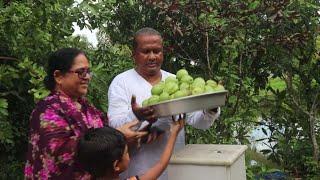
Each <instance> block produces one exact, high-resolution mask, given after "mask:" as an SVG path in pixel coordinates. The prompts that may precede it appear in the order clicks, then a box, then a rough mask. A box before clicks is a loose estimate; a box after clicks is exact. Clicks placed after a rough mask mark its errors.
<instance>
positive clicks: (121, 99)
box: [108, 78, 136, 128]
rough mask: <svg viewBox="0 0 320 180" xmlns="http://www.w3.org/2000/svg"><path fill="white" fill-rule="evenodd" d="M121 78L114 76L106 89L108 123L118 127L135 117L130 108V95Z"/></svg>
mask: <svg viewBox="0 0 320 180" xmlns="http://www.w3.org/2000/svg"><path fill="white" fill-rule="evenodd" d="M128 94H129V93H128V92H127V90H126V87H125V84H124V83H123V82H121V79H117V78H115V79H114V80H113V81H112V83H111V85H110V87H109V91H108V101H109V103H108V117H109V125H110V126H111V127H114V128H118V127H120V126H122V125H123V124H125V123H128V122H131V121H132V120H134V119H136V117H135V115H134V113H133V112H132V109H131V97H129V95H128Z"/></svg>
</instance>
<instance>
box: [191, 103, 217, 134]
mask: <svg viewBox="0 0 320 180" xmlns="http://www.w3.org/2000/svg"><path fill="white" fill-rule="evenodd" d="M220 113H221V112H220V107H218V111H217V112H216V113H214V112H209V111H208V110H203V111H196V112H193V113H190V114H188V115H187V119H186V122H187V123H188V124H189V125H191V126H193V127H194V128H197V129H209V128H210V127H211V126H212V124H213V123H214V121H215V120H216V119H218V117H219V116H220Z"/></svg>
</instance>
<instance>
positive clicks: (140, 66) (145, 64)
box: [133, 35, 163, 76]
mask: <svg viewBox="0 0 320 180" xmlns="http://www.w3.org/2000/svg"><path fill="white" fill-rule="evenodd" d="M136 42H137V47H136V49H134V51H133V58H134V61H135V64H136V70H137V71H138V73H140V74H142V75H146V76H154V75H157V74H158V73H159V72H160V68H161V65H162V62H163V45H162V38H161V37H160V36H157V35H140V36H138V37H137V38H136Z"/></svg>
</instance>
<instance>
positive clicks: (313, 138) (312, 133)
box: [309, 113, 319, 164]
mask: <svg viewBox="0 0 320 180" xmlns="http://www.w3.org/2000/svg"><path fill="white" fill-rule="evenodd" d="M315 119H316V118H315V116H314V113H310V116H309V125H310V137H311V142H312V148H313V160H314V161H315V162H317V163H318V164H319V145H318V143H317V136H316V132H315Z"/></svg>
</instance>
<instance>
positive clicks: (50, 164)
mask: <svg viewBox="0 0 320 180" xmlns="http://www.w3.org/2000/svg"><path fill="white" fill-rule="evenodd" d="M78 102H79V103H80V104H81V109H80V108H77V106H76V104H75V103H74V102H73V101H72V100H71V98H69V97H68V96H66V95H64V94H62V93H58V92H53V93H51V94H50V95H49V96H48V97H46V98H45V99H44V100H42V101H40V102H39V103H38V104H37V106H36V108H35V109H34V111H33V112H32V114H31V122H30V123H31V125H30V138H29V144H28V153H27V162H26V166H25V169H24V174H25V179H90V175H89V174H88V173H87V172H85V171H84V170H83V169H82V168H81V165H80V164H79V163H78V162H77V160H76V158H75V156H76V152H77V142H78V139H79V138H80V136H81V135H83V134H84V133H85V132H86V131H87V130H88V129H89V128H98V127H102V126H104V124H105V123H106V122H107V118H105V117H104V116H103V114H102V113H101V112H100V111H98V110H97V109H96V108H94V107H93V106H91V105H89V103H88V102H87V101H86V100H85V99H84V98H79V99H78Z"/></svg>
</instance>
